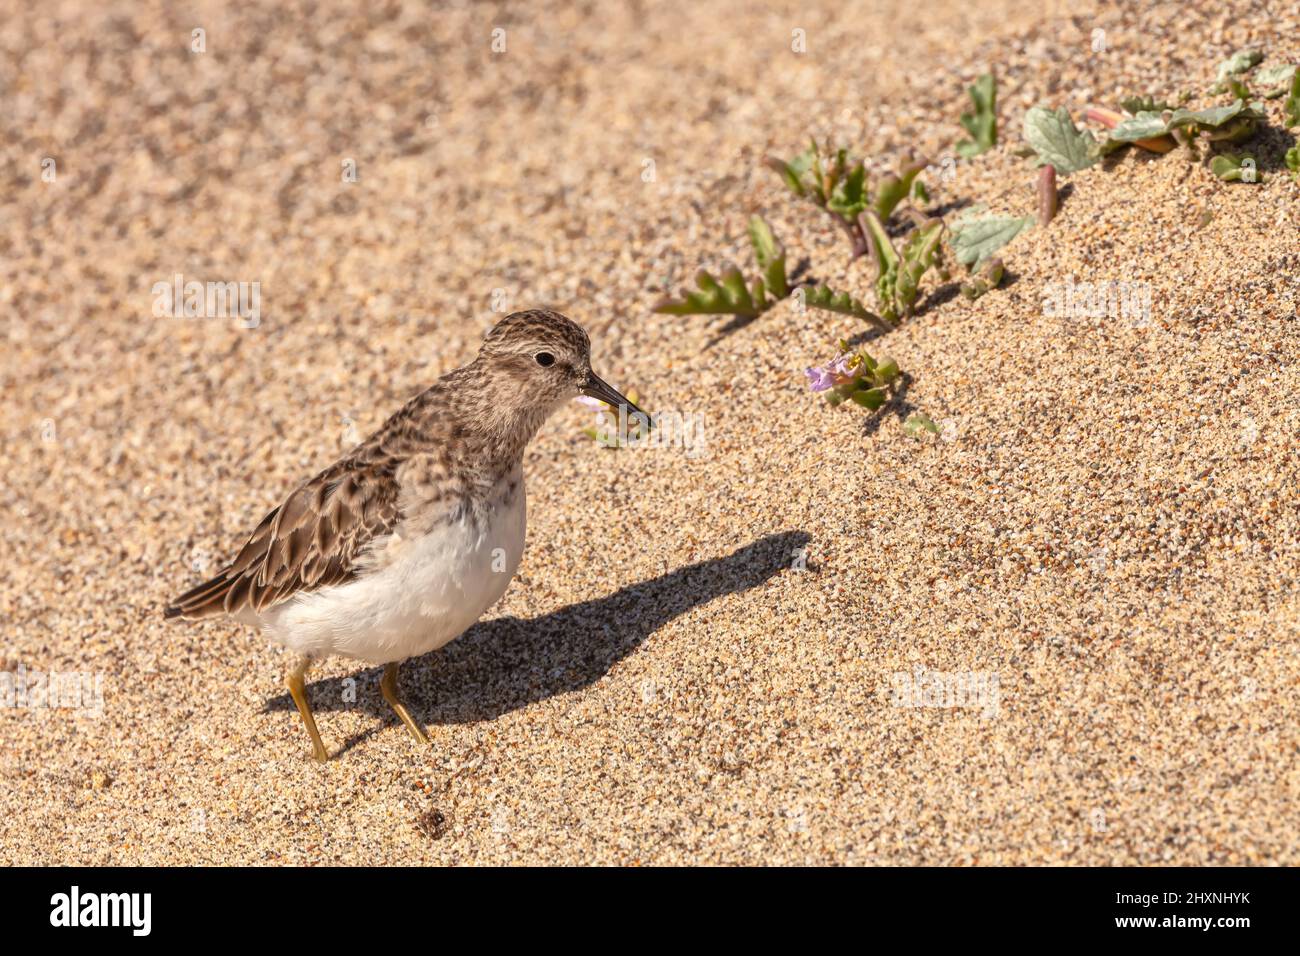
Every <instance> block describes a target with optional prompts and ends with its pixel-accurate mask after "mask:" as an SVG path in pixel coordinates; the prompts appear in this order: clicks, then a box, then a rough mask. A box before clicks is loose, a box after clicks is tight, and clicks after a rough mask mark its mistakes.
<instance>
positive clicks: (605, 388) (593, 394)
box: [582, 372, 651, 427]
mask: <svg viewBox="0 0 1300 956" xmlns="http://www.w3.org/2000/svg"><path fill="white" fill-rule="evenodd" d="M582 394H583V395H586V396H588V397H589V398H597V399H600V401H602V402H604V403H605V404H606V405H610V406H612V407H613V408H618V407H619V406H620V405H626V406H627V413H628V417H629V418H630V417H631V416H633V415H639V416H641V419H642V421H644V422H645V424H646V426H647V427H648V426H649V425H650V424H651V422H650V416H649V415H647V414H646V413H645V412H643V411H641V409H639V408H637V407H636V406H635V405H633V404H632V403H631V402H629V401H628V400H627V398H626V397H625V396H623V395H621V394H619V391H618V389H616V388H615V387H614V386H613V385H610V384H609V383H608V382H606V381H605V380H604V379H602V378H601V377H600V376H599V375H597V374H596V373H595V372H591V373H589V374H588V375H587V384H586V385H584V386H583V387H582Z"/></svg>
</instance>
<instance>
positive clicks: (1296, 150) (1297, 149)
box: [1286, 146, 1300, 176]
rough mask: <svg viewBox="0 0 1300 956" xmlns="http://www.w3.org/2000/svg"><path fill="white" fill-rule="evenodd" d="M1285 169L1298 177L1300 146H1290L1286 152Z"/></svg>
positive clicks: (1299, 174) (1299, 170) (1299, 173)
mask: <svg viewBox="0 0 1300 956" xmlns="http://www.w3.org/2000/svg"><path fill="white" fill-rule="evenodd" d="M1286 168H1287V169H1289V170H1291V172H1293V173H1295V174H1296V175H1297V176H1300V146H1292V147H1291V148H1290V149H1288V150H1287V151H1286Z"/></svg>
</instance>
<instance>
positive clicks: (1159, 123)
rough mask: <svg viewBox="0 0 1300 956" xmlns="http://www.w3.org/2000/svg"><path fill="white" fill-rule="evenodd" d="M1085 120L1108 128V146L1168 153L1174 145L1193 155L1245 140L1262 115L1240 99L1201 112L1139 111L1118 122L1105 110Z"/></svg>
mask: <svg viewBox="0 0 1300 956" xmlns="http://www.w3.org/2000/svg"><path fill="white" fill-rule="evenodd" d="M1088 117H1089V118H1090V119H1093V120H1096V121H1098V122H1100V123H1102V124H1103V125H1108V126H1110V127H1111V130H1110V142H1111V143H1112V144H1120V145H1124V144H1127V143H1133V144H1135V145H1138V146H1142V147H1143V148H1146V149H1153V147H1154V150H1153V151H1155V152H1169V150H1171V149H1173V148H1174V146H1175V145H1182V146H1186V147H1187V148H1188V149H1189V150H1191V152H1192V153H1193V155H1195V154H1196V152H1197V144H1198V143H1205V144H1212V143H1240V142H1242V141H1244V140H1246V139H1249V138H1250V137H1251V136H1253V135H1255V133H1256V132H1257V131H1258V129H1259V125H1260V123H1261V122H1262V121H1263V119H1264V115H1263V113H1261V112H1260V111H1259V110H1258V109H1256V108H1255V107H1254V106H1247V105H1246V103H1245V101H1244V100H1241V99H1237V100H1234V101H1233V102H1232V103H1231V104H1230V105H1228V106H1215V107H1211V108H1209V109H1203V110H1189V109H1186V108H1183V107H1179V108H1178V109H1175V110H1162V111H1160V112H1155V111H1153V110H1139V111H1138V112H1137V113H1136V114H1135V115H1133V116H1129V117H1123V118H1120V119H1119V120H1118V121H1116V120H1115V119H1114V117H1115V114H1113V113H1111V112H1110V111H1108V110H1089V111H1088ZM1116 148H1117V147H1116Z"/></svg>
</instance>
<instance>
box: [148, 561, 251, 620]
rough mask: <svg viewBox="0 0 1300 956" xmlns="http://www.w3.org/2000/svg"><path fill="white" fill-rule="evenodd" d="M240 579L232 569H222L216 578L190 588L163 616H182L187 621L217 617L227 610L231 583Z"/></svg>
mask: <svg viewBox="0 0 1300 956" xmlns="http://www.w3.org/2000/svg"><path fill="white" fill-rule="evenodd" d="M236 580H238V578H237V576H236V575H233V574H231V573H230V569H229V568H226V569H224V570H222V572H221V573H220V574H218V575H217V576H216V577H215V578H213V579H212V580H210V581H204V582H203V583H202V584H200V585H199V586H198V587H194V588H190V589H189V590H188V591H186V592H185V593H184V594H182V595H181V596H180V597H178V598H177V599H176V600H174V601H172V603H171V604H169V605H168V606H167V609H166V610H164V611H163V617H164V618H166V619H168V620H171V619H172V618H178V617H179V618H181V619H182V620H186V621H198V620H202V619H203V618H205V617H215V616H216V615H218V614H224V613H225V611H226V595H227V594H229V593H230V588H231V585H233V584H234V583H235V581H236Z"/></svg>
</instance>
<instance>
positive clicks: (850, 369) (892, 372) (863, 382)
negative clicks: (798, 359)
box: [806, 342, 901, 411]
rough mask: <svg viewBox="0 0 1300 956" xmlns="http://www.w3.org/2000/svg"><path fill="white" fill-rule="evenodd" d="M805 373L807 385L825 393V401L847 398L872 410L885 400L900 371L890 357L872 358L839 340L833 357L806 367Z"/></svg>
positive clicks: (839, 400) (832, 402)
mask: <svg viewBox="0 0 1300 956" xmlns="http://www.w3.org/2000/svg"><path fill="white" fill-rule="evenodd" d="M806 374H807V376H808V387H809V388H810V389H812V390H813V391H814V392H828V393H829V394H827V396H826V401H827V402H829V403H830V404H831V405H832V406H834V405H841V404H843V403H844V402H845V401H851V402H853V403H854V404H856V405H861V406H862V407H863V408H867V409H870V410H872V411H875V410H876V409H878V408H880V406H881V405H884V404H885V402H886V401H887V400H888V399H889V393H890V391H891V389H892V388H893V386H894V384H895V383H896V382H897V381H898V380H899V376H900V374H901V373H900V372H899V370H898V363H897V362H895V361H894V360H893V359H880V360H876V359H875V358H872V357H871V356H870V355H868V354H867V352H866V351H865V350H859V351H857V352H854V351H852V350H851V349H850V348H849V344H848V343H847V342H840V351H839V355H838V356H837V357H835V358H834V359H832V360H831V361H829V362H827V363H826V364H825V365H822V366H816V367H814V368H810V369H807V370H806Z"/></svg>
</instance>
